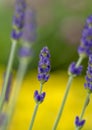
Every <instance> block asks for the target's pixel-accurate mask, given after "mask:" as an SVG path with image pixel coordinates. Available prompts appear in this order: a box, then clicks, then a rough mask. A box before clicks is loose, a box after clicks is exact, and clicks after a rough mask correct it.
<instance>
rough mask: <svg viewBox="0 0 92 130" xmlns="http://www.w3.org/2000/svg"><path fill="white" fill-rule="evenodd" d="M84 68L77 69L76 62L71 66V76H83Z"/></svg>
mask: <svg viewBox="0 0 92 130" xmlns="http://www.w3.org/2000/svg"><path fill="white" fill-rule="evenodd" d="M82 68H83V67H82V66H78V67H76V63H75V62H72V63H71V64H70V66H69V70H68V72H69V75H74V76H78V75H80V74H81V71H82Z"/></svg>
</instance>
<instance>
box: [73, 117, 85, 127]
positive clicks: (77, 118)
mask: <svg viewBox="0 0 92 130" xmlns="http://www.w3.org/2000/svg"><path fill="white" fill-rule="evenodd" d="M84 124H85V120H81V121H80V119H79V117H78V116H76V119H75V125H76V127H79V129H81V128H82V127H83V125H84Z"/></svg>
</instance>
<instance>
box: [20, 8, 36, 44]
mask: <svg viewBox="0 0 92 130" xmlns="http://www.w3.org/2000/svg"><path fill="white" fill-rule="evenodd" d="M36 37H37V23H36V13H35V11H34V10H32V9H30V8H27V9H26V13H25V24H24V28H23V35H22V39H23V41H24V42H27V43H31V44H32V43H33V42H35V41H36ZM31 44H30V45H31Z"/></svg>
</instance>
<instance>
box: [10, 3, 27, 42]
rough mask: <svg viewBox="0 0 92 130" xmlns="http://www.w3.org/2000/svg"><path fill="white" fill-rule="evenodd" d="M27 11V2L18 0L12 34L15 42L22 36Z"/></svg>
mask: <svg viewBox="0 0 92 130" xmlns="http://www.w3.org/2000/svg"><path fill="white" fill-rule="evenodd" d="M25 9H26V2H25V0H16V5H15V14H14V17H13V29H12V32H11V38H12V39H13V40H18V39H19V38H20V37H21V35H22V32H21V29H22V28H23V26H24V18H25Z"/></svg>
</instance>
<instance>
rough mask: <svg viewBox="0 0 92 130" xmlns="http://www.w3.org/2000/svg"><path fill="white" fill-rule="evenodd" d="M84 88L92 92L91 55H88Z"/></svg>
mask: <svg viewBox="0 0 92 130" xmlns="http://www.w3.org/2000/svg"><path fill="white" fill-rule="evenodd" d="M84 86H85V88H86V89H87V90H88V92H89V93H92V55H90V56H89V63H88V70H87V74H86V83H85V84H84Z"/></svg>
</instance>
